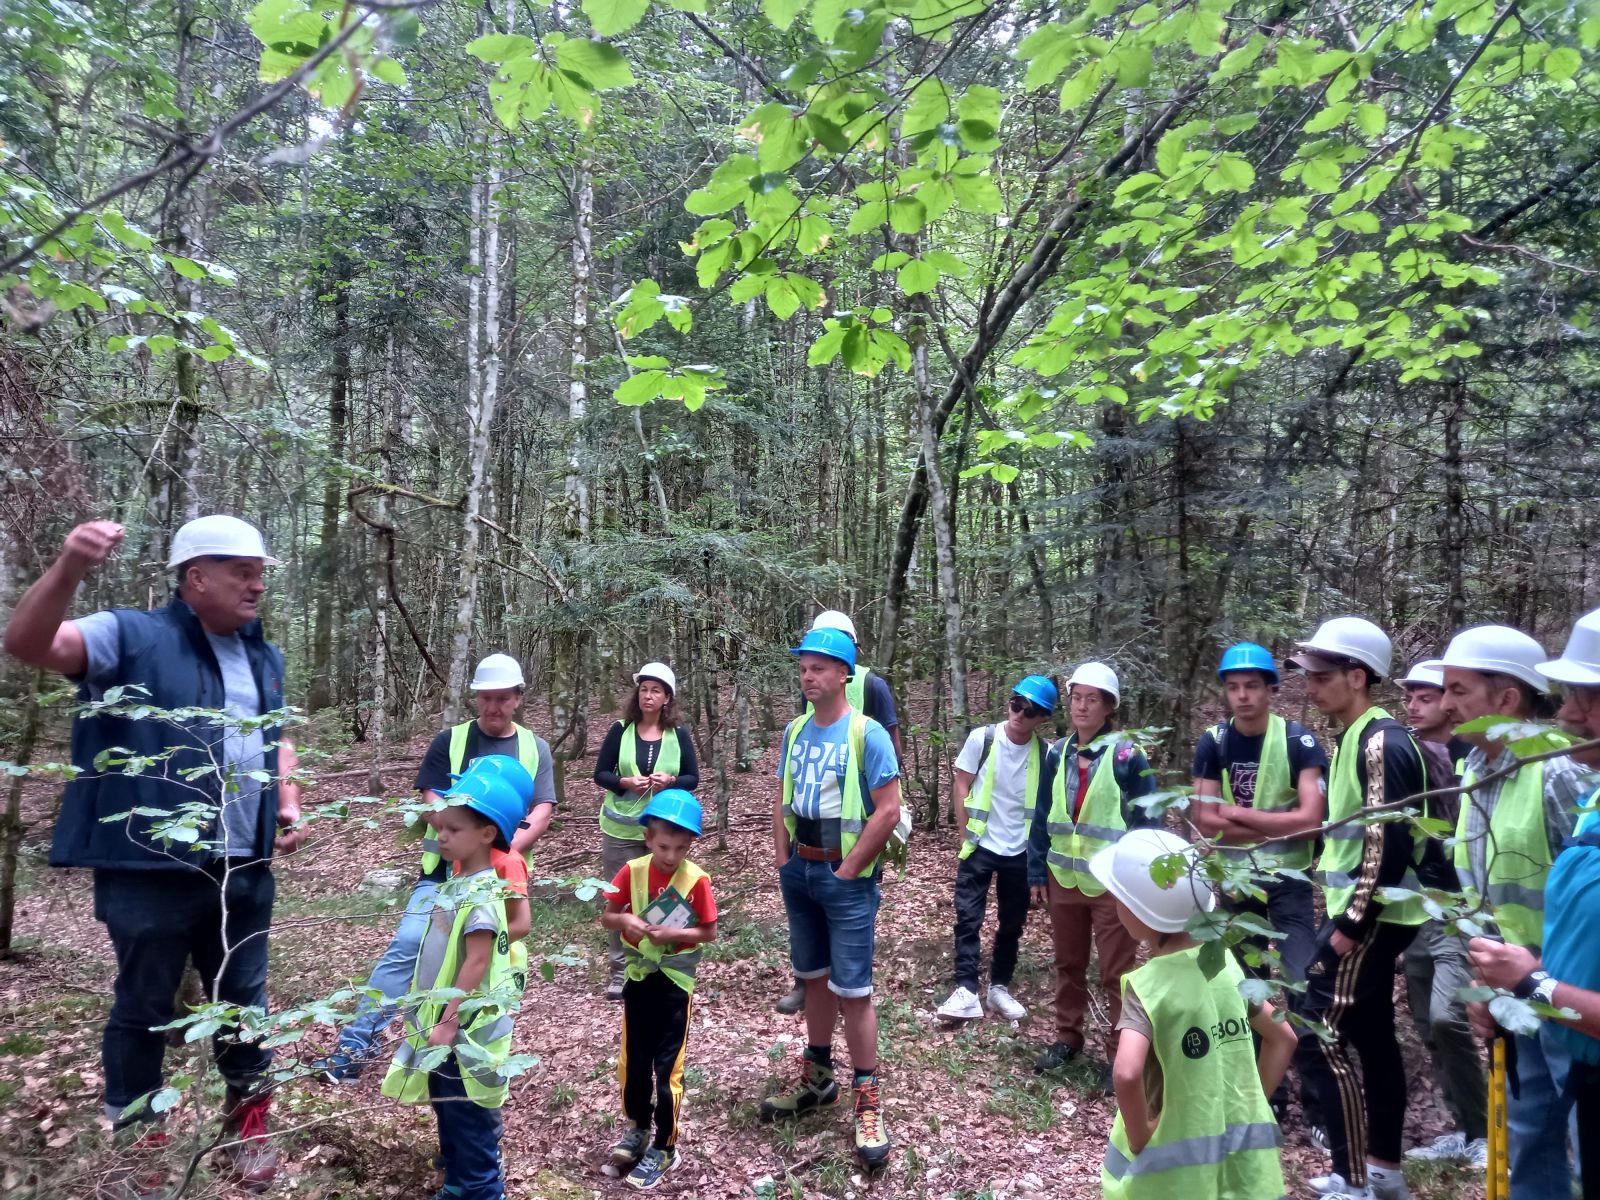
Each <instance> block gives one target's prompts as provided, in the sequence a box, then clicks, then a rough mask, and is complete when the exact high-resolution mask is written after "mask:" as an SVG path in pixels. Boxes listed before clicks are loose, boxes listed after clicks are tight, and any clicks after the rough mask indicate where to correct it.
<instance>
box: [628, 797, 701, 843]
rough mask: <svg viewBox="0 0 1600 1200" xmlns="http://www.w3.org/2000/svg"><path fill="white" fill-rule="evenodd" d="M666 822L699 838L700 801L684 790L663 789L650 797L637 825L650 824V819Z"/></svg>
mask: <svg viewBox="0 0 1600 1200" xmlns="http://www.w3.org/2000/svg"><path fill="white" fill-rule="evenodd" d="M651 817H655V818H656V819H657V820H658V821H668V822H671V823H672V824H673V825H676V826H678V828H680V829H687V830H688V831H689V832H690V833H692V834H694V835H695V837H699V836H700V818H701V812H700V801H698V800H696V799H695V798H694V793H693V792H691V791H689V790H687V789H686V788H665V789H663V790H662V791H659V792H657V793H656V794H655V795H654V796H652V797H650V803H649V804H646V805H645V806H644V811H643V812H642V813H640V814H639V824H641V825H648V824H650V818H651Z"/></svg>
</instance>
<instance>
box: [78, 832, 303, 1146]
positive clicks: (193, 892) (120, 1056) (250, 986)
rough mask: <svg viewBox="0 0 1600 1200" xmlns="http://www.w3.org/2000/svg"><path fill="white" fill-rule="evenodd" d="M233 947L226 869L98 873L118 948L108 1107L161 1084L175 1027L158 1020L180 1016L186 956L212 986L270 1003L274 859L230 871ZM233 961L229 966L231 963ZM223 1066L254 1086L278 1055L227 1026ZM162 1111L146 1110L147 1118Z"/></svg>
mask: <svg viewBox="0 0 1600 1200" xmlns="http://www.w3.org/2000/svg"><path fill="white" fill-rule="evenodd" d="M226 878H227V909H226V912H227V930H226V942H227V945H228V947H230V948H231V949H232V953H231V954H227V953H225V950H224V930H223V912H224V909H223V887H222V882H223V873H222V868H221V866H220V865H215V866H213V867H211V868H208V869H207V870H204V871H199V870H195V871H96V872H95V873H94V915H95V917H96V919H97V920H100V921H102V922H104V923H105V927H106V932H107V933H108V934H109V935H110V936H111V948H112V950H113V951H114V952H115V953H116V956H117V977H116V980H115V982H114V984H113V991H114V996H115V999H114V1000H113V1001H112V1005H111V1015H110V1016H109V1017H108V1018H107V1019H106V1028H105V1035H104V1038H103V1040H102V1043H101V1062H102V1065H103V1066H104V1068H105V1073H106V1098H105V1103H106V1108H107V1110H108V1111H107V1115H108V1116H110V1117H111V1119H112V1120H113V1121H115V1120H117V1119H118V1116H117V1115H116V1114H120V1113H121V1111H122V1110H123V1109H124V1108H126V1107H127V1106H128V1105H130V1104H132V1103H133V1102H134V1101H135V1100H137V1099H139V1097H141V1096H144V1095H147V1094H148V1093H150V1092H153V1091H155V1090H156V1089H157V1088H159V1087H160V1086H161V1062H162V1059H163V1058H164V1057H165V1054H166V1049H167V1041H166V1035H165V1034H162V1033H159V1032H154V1031H153V1028H152V1027H153V1026H157V1025H165V1024H166V1023H167V1022H169V1021H171V1020H172V1018H173V1011H172V1009H173V997H174V996H175V995H176V994H177V991H178V984H179V983H180V982H181V981H182V979H183V968H184V964H185V963H186V962H188V961H189V960H190V959H193V960H194V967H195V970H196V971H197V972H199V974H200V978H201V980H202V981H203V983H204V984H205V989H206V994H207V995H208V996H211V997H213V998H214V999H216V1000H220V1001H224V1002H226V1003H229V1004H240V1005H247V1006H248V1005H255V1006H259V1007H260V1008H262V1009H265V1008H266V1006H267V928H268V927H269V926H270V925H271V924H272V901H273V896H274V894H275V885H274V883H273V879H272V869H271V868H270V867H269V866H267V864H266V863H261V862H258V863H252V864H251V865H249V866H238V867H235V868H233V869H232V870H231V871H229V872H228V873H227V876H226ZM224 960H226V965H224ZM213 1042H214V1044H215V1047H216V1055H217V1070H218V1072H219V1073H220V1074H221V1075H222V1077H223V1078H224V1079H225V1080H227V1082H228V1083H229V1084H230V1085H231V1086H232V1087H234V1088H238V1089H248V1088H250V1087H251V1086H252V1085H253V1084H255V1083H256V1081H257V1080H259V1079H260V1077H261V1075H262V1074H263V1073H264V1072H265V1071H266V1069H267V1067H268V1066H269V1065H270V1063H271V1062H272V1052H271V1051H270V1050H264V1049H262V1048H261V1046H260V1044H259V1043H255V1042H241V1041H238V1040H236V1039H235V1038H234V1037H233V1036H232V1033H231V1031H227V1032H222V1033H218V1034H217V1035H216V1036H215V1038H213ZM154 1116H155V1114H154V1113H152V1112H150V1111H149V1109H148V1108H147V1109H145V1110H144V1112H143V1113H142V1114H140V1117H139V1118H138V1119H141V1120H151V1119H153V1118H154Z"/></svg>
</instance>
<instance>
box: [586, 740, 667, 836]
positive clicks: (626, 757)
mask: <svg viewBox="0 0 1600 1200" xmlns="http://www.w3.org/2000/svg"><path fill="white" fill-rule="evenodd" d="M681 764H682V757H681V755H680V754H679V750H678V731H677V730H676V729H663V730H662V731H661V749H660V750H659V751H657V753H656V770H658V771H665V772H667V774H669V775H674V776H675V775H677V773H678V767H679V766H680V765H681ZM639 773H640V772H639V743H638V739H637V737H636V736H635V734H634V727H633V724H632V723H631V722H630V723H628V724H627V725H624V726H623V727H622V745H621V746H619V747H618V748H617V774H618V775H624V776H627V775H638V774H639ZM649 802H650V793H649V792H632V791H629V792H623V793H621V794H620V795H619V794H618V793H616V792H607V793H606V794H605V798H604V799H603V800H601V801H600V832H602V833H609V834H610V835H611V836H612V837H614V838H620V839H621V840H622V841H625V842H642V841H644V826H643V825H641V824H639V814H640V813H642V812H644V808H645V805H646V804H648V803H649Z"/></svg>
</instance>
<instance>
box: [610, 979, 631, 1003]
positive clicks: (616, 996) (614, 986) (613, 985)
mask: <svg viewBox="0 0 1600 1200" xmlns="http://www.w3.org/2000/svg"><path fill="white" fill-rule="evenodd" d="M625 978H626V977H625V976H622V975H613V976H612V977H611V978H610V979H608V980H607V981H606V999H607V1000H621V999H622V983H623V980H624V979H625Z"/></svg>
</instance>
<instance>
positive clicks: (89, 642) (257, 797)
mask: <svg viewBox="0 0 1600 1200" xmlns="http://www.w3.org/2000/svg"><path fill="white" fill-rule="evenodd" d="M73 624H74V625H76V626H77V627H78V632H79V633H81V634H82V635H83V648H84V654H85V656H86V658H87V662H88V665H87V667H86V668H85V669H84V673H83V678H82V679H81V680H80V681H79V682H81V683H83V684H85V685H87V686H88V688H89V694H90V695H91V696H92V697H94V698H96V699H98V698H99V697H100V696H101V695H103V694H104V692H105V689H106V688H107V687H109V686H110V685H111V681H112V680H113V679H115V678H116V677H117V668H118V667H119V665H120V658H121V654H122V640H121V637H120V635H119V634H118V632H117V618H116V616H115V615H114V614H112V613H109V612H97V613H91V614H90V615H89V616H87V617H80V618H78V619H77V620H76V621H74V622H73ZM206 640H208V641H209V642H210V643H211V650H212V652H213V653H214V654H215V655H216V656H217V665H218V666H219V667H220V668H221V669H222V687H223V692H224V695H225V699H224V701H223V704H224V709H225V711H226V712H227V714H228V715H229V716H231V717H241V718H247V717H259V716H260V715H261V693H260V691H259V690H258V689H257V687H256V679H255V675H254V674H252V673H251V671H250V656H249V654H248V653H246V651H245V648H244V639H243V638H241V637H240V636H239V635H238V634H236V633H233V634H226V635H224V634H215V633H211V632H209V631H207V633H206ZM197 733H198V735H199V736H200V737H202V738H204V739H206V740H208V741H210V742H211V743H212V753H213V755H214V756H215V758H216V760H217V762H218V763H219V764H220V766H221V767H222V769H223V770H224V771H225V772H229V773H231V784H232V786H231V787H230V789H229V791H228V794H227V796H226V798H225V799H224V801H223V805H222V823H221V829H220V831H219V838H220V844H219V845H218V847H217V853H218V856H219V857H220V856H222V855H224V854H226V855H227V856H228V857H230V858H253V857H254V856H255V844H256V830H257V828H259V823H260V821H261V818H262V813H261V805H262V793H261V783H260V781H259V780H256V779H251V778H250V776H249V772H251V771H259V770H262V769H263V768H264V767H265V766H266V753H265V739H264V738H263V737H262V732H261V730H259V729H256V730H253V731H251V732H248V733H247V732H243V731H241V730H240V728H239V726H237V725H234V724H225V725H217V726H202V727H201V728H200V729H199V730H198V731H197Z"/></svg>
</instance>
